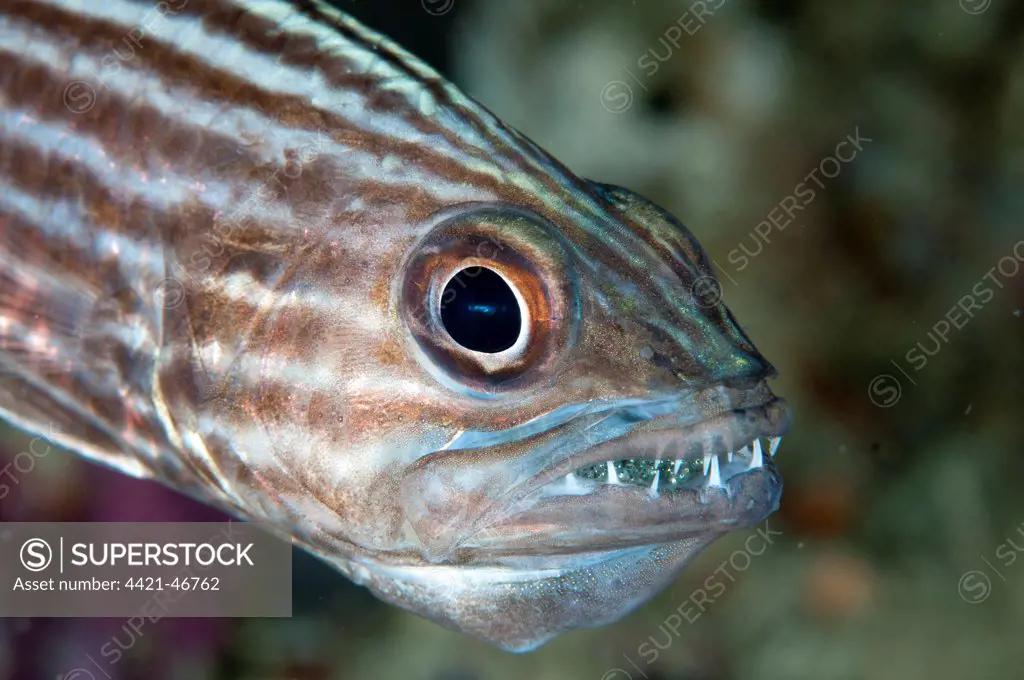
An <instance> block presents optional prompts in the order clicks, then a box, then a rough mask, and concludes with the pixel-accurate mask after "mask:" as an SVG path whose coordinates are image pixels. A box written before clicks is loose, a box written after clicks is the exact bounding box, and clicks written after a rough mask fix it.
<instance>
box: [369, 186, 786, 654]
mask: <svg viewBox="0 0 1024 680" xmlns="http://www.w3.org/2000/svg"><path fill="white" fill-rule="evenodd" d="M576 194H577V196H583V198H581V199H578V200H577V201H576V203H575V204H574V205H575V209H574V210H573V212H572V214H566V212H565V211H552V210H551V209H550V202H548V201H538V202H537V203H536V204H534V205H529V203H528V202H526V201H523V200H520V201H519V202H517V203H515V204H513V203H481V204H473V205H463V206H458V207H456V208H453V209H450V210H446V211H443V212H442V213H441V214H439V215H436V216H435V217H434V219H433V220H432V221H431V224H430V226H429V228H427V229H425V230H424V232H423V235H422V237H421V238H419V239H418V240H417V241H416V243H415V244H414V245H412V246H411V247H410V248H409V250H408V252H407V254H406V257H405V259H404V260H403V262H402V264H401V266H400V267H398V268H396V270H395V272H394V279H393V281H392V294H391V296H390V298H389V299H390V300H391V303H392V305H393V308H392V313H391V315H390V318H391V319H392V320H393V324H394V325H393V327H392V330H393V331H394V332H395V334H396V335H397V336H399V337H400V338H401V342H402V345H403V348H404V356H406V357H407V358H408V361H407V363H406V364H405V365H404V375H405V378H404V380H406V381H408V384H409V385H411V388H410V389H407V390H406V391H407V392H413V393H415V394H417V395H432V396H429V397H428V396H423V397H422V398H421V399H420V400H418V401H417V404H418V405H417V406H416V407H411V406H410V403H411V402H409V401H406V402H405V405H404V407H403V406H397V404H400V403H402V402H401V400H400V399H394V400H392V401H391V402H390V404H387V405H385V404H380V408H381V409H389V411H388V413H389V415H388V417H389V418H391V419H392V424H393V425H394V424H397V423H399V422H403V419H405V420H404V422H403V427H404V431H405V432H406V433H407V434H408V433H410V432H412V433H413V434H412V438H411V440H409V441H414V442H416V446H418V447H419V448H415V447H414V448H413V450H408V451H407V452H406V454H407V455H406V457H405V459H404V460H402V461H401V463H400V464H398V465H391V464H389V465H387V466H386V467H385V468H384V469H385V470H386V472H383V474H386V475H387V477H388V478H387V481H386V482H380V481H376V482H375V484H378V485H379V486H380V487H381V488H387V489H388V490H389V491H388V493H387V494H386V495H385V496H384V497H383V498H382V499H381V500H380V501H379V504H378V505H377V507H376V508H375V510H374V511H373V513H374V515H375V516H387V515H388V513H390V512H393V511H394V510H395V509H396V508H397V509H398V510H400V513H401V520H400V523H401V528H402V531H401V532H400V533H401V537H402V538H401V540H400V541H399V544H400V547H401V549H400V550H397V551H396V552H394V553H391V555H390V556H388V557H383V556H382V555H381V554H379V553H378V554H376V555H374V556H372V558H369V559H366V560H362V561H361V564H362V565H364V566H365V567H366V569H365V570H360V573H361V577H360V578H359V579H358V580H362V581H363V582H365V583H367V584H368V585H370V587H371V588H373V589H374V590H375V591H376V592H377V593H378V594H380V595H381V596H383V597H384V598H385V599H390V600H391V601H394V602H397V603H398V604H401V605H402V606H404V607H406V608H408V609H412V610H413V611H418V612H419V613H422V614H424V615H425V616H428V617H430V618H433V619H435V620H438V621H440V622H442V623H444V624H446V625H449V626H451V627H454V628H456V629H459V630H462V631H464V632H468V633H471V634H473V635H475V636H477V637H479V638H482V639H484V640H487V641H489V642H492V643H495V644H498V645H500V646H502V647H504V648H506V649H510V650H516V651H523V650H528V649H532V648H534V647H535V646H537V645H539V644H541V643H542V642H544V641H545V640H547V639H549V638H550V637H552V636H554V635H556V634H558V633H560V632H563V631H565V630H569V629H573V628H577V627H581V626H594V625H601V624H603V623H608V622H610V621H614V620H617V619H618V618H620V617H621V616H623V615H624V614H626V613H627V612H629V611H630V610H632V609H633V608H635V607H636V606H638V605H639V604H641V603H643V602H645V601H646V600H648V599H650V598H651V597H653V596H654V595H655V594H656V593H657V592H659V591H660V590H661V589H663V588H664V587H665V586H666V585H667V584H668V583H670V582H671V581H672V579H673V578H674V577H675V576H676V574H677V573H678V572H679V570H681V569H682V568H683V566H685V564H686V563H687V562H688V561H689V560H690V559H691V558H692V557H693V556H694V555H695V554H696V553H697V552H698V551H699V550H700V549H702V548H703V547H704V546H706V545H707V544H708V543H710V542H711V541H712V540H714V539H715V538H716V537H718V536H720V535H722V534H724V533H726V532H729V531H733V530H737V529H742V528H745V527H750V526H752V525H754V524H756V523H758V522H760V521H762V520H763V519H764V518H766V517H767V516H768V515H769V514H770V513H771V512H773V511H774V510H775V509H776V508H777V506H778V502H779V497H780V494H781V486H782V483H781V478H780V476H779V474H778V472H777V470H776V468H775V466H774V463H773V460H772V455H770V454H769V448H771V453H772V454H774V452H775V450H774V449H775V447H776V446H777V444H778V438H779V437H781V436H782V434H784V432H785V430H786V428H787V427H788V410H787V406H786V404H785V402H784V401H783V400H781V399H779V398H777V397H775V396H774V395H773V394H772V393H771V391H770V390H769V389H768V387H767V386H766V382H765V381H766V379H768V378H770V377H772V376H774V369H773V368H772V367H771V365H770V364H769V363H768V362H767V361H766V360H765V359H764V358H763V357H762V356H761V355H760V354H759V353H758V352H757V350H756V349H755V348H754V346H753V344H752V343H751V342H750V340H749V339H748V338H747V336H746V335H745V334H744V333H743V331H742V330H741V329H740V327H739V325H738V324H737V323H736V321H735V320H734V318H733V316H732V315H731V313H730V312H729V310H728V309H727V308H726V307H725V305H724V303H723V301H722V289H721V286H720V284H719V283H718V280H717V278H716V277H715V274H714V271H713V270H712V268H711V265H710V263H709V262H708V260H707V258H706V256H705V255H704V253H703V251H702V250H701V248H700V246H699V244H698V243H697V240H696V239H695V237H694V236H693V235H692V234H691V233H690V232H689V231H688V230H687V229H686V228H685V227H684V226H683V225H682V224H681V223H680V222H679V221H678V220H676V219H675V218H674V217H672V216H671V215H670V214H668V213H667V212H665V211H664V210H662V209H661V208H659V207H657V206H656V205H654V204H653V203H651V202H649V201H647V200H645V199H643V198H641V197H639V196H637V195H635V194H633V193H631V192H629V191H627V190H625V189H621V188H618V187H612V186H607V185H598V184H594V183H587V184H586V185H585V186H583V187H581V188H580V189H579V190H578V191H577V192H576ZM428 402H429V403H430V408H427V409H426V410H425V405H426V404H427V403H428ZM428 412H429V413H431V414H432V415H431V416H429V417H424V415H425V414H426V413H428ZM761 438H765V439H764V444H763V446H762V440H761ZM392 462H394V461H392ZM392 547H394V548H398V545H397V544H396V545H395V546H392Z"/></svg>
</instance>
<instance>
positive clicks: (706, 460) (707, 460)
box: [704, 456, 712, 477]
mask: <svg viewBox="0 0 1024 680" xmlns="http://www.w3.org/2000/svg"><path fill="white" fill-rule="evenodd" d="M711 458H712V456H704V476H705V477H707V476H708V470H710V469H711Z"/></svg>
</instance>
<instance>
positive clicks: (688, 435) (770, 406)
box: [516, 395, 791, 497]
mask: <svg viewBox="0 0 1024 680" xmlns="http://www.w3.org/2000/svg"><path fill="white" fill-rule="evenodd" d="M665 420H670V418H669V417H667V416H662V417H661V418H656V419H654V420H652V421H650V423H649V425H650V427H645V428H641V429H638V430H635V431H633V432H629V433H627V434H625V435H623V436H621V437H617V438H615V439H611V440H608V441H603V442H601V443H599V444H596V445H594V446H591V447H588V448H586V449H584V450H582V451H579V452H577V453H574V454H572V455H570V456H568V457H566V458H564V459H563V460H560V461H558V462H556V463H554V464H552V465H551V466H549V467H547V468H545V469H543V470H541V471H540V472H539V473H538V474H536V475H535V476H534V477H533V478H532V479H530V480H529V481H528V482H527V483H526V485H524V488H522V489H521V490H522V491H524V492H525V493H526V494H530V493H533V492H534V491H537V490H539V489H541V488H543V487H545V486H547V485H549V484H551V483H553V482H555V481H557V480H558V479H560V478H562V477H564V476H565V475H567V474H569V473H570V472H573V471H574V470H577V469H579V468H581V467H586V466H588V465H593V464H596V463H603V462H606V461H609V460H612V461H616V460H621V459H623V458H641V457H643V458H653V457H655V456H654V454H648V455H644V456H633V455H624V454H622V453H613V452H614V451H620V452H621V451H622V450H623V448H624V447H634V448H637V447H638V446H637V445H643V444H644V443H645V441H644V440H647V439H649V440H654V439H657V438H663V437H665V436H671V437H673V438H675V439H677V440H681V442H682V443H684V444H689V443H691V442H700V441H701V440H704V441H706V442H708V443H709V445H710V449H711V450H710V451H708V447H705V448H704V451H705V452H707V453H713V454H716V455H717V454H723V453H727V452H729V451H737V450H739V449H740V448H742V447H743V446H745V445H748V444H750V443H751V442H752V441H753V440H754V439H756V438H759V437H769V438H770V437H782V436H784V435H786V434H787V433H788V432H789V427H790V422H791V416H790V410H789V405H788V403H787V402H786V400H785V399H783V398H782V397H777V396H774V395H773V396H772V398H770V399H768V400H767V401H765V402H763V403H760V404H757V405H754V406H745V407H742V408H739V409H734V410H730V411H726V412H722V413H718V414H716V415H714V416H712V417H710V418H706V419H702V420H700V421H697V422H695V423H692V424H689V425H682V426H680V425H676V426H672V425H669V426H664V427H658V424H659V422H664V421H665ZM677 458H687V459H693V457H692V456H677ZM766 459H767V457H766ZM637 488H638V489H639V488H640V487H637ZM640 490H642V489H640ZM516 495H517V497H522V495H523V494H522V493H517V494H516Z"/></svg>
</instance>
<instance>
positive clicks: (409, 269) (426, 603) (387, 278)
mask: <svg viewBox="0 0 1024 680" xmlns="http://www.w3.org/2000/svg"><path fill="white" fill-rule="evenodd" d="M424 20H429V17H424ZM0 104H2V108H0V187H2V188H0V374H2V377H0V416H2V418H3V419H4V420H5V421H7V422H9V423H10V424H12V425H13V426H15V427H17V428H19V429H21V430H23V431H25V432H28V433H31V434H34V435H38V436H43V437H46V438H47V439H49V440H51V441H53V443H54V444H55V445H57V446H59V447H61V448H63V449H65V450H67V451H70V452H72V453H74V454H77V455H80V456H82V457H84V458H86V459H88V460H90V461H93V462H95V463H98V464H101V465H104V466H108V467H110V468H113V469H115V470H118V471H120V472H122V473H124V474H127V475H130V476H134V477H137V478H141V479H149V480H155V481H157V482H159V483H162V484H164V485H166V486H168V487H170V488H172V489H175V490H177V491H179V492H181V493H182V494H185V495H187V496H190V497H193V498H196V499H199V500H201V501H203V502H205V503H207V504H209V505H211V506H213V507H216V508H218V509H220V510H223V511H224V512H226V513H228V514H229V515H231V516H234V517H237V518H239V519H242V520H245V521H250V522H254V523H258V524H259V525H260V526H262V527H264V528H266V529H267V530H268V531H270V532H272V533H273V534H274V535H276V536H279V537H281V538H282V539H284V540H287V541H290V542H291V543H292V544H294V545H295V546H298V547H300V548H301V549H304V550H306V551H308V552H309V553H311V554H313V555H315V556H317V557H318V558H320V559H322V560H323V561H325V562H326V563H328V564H329V565H331V566H332V567H334V568H335V569H336V570H337V571H339V572H340V573H341V574H343V575H344V576H346V577H347V578H349V579H351V580H352V581H353V582H355V583H357V584H360V585H362V586H365V587H366V588H368V589H369V590H370V591H372V592H373V593H374V594H375V595H376V596H377V597H378V598H380V599H382V600H384V601H385V602H388V603H391V604H393V605H396V606H398V607H400V608H402V609H404V610H406V611H409V612H412V613H414V614H418V615H420V616H423V617H426V618H428V619H431V620H433V621H435V622H437V623H439V624H441V625H443V626H445V627H447V628H450V629H453V630H456V631H459V632H462V633H464V634H466V635H469V636H472V637H474V638H477V639H479V640H482V641H484V642H486V643H489V644H491V645H495V646H497V647H500V648H502V649H505V650H508V651H511V652H526V651H529V650H532V649H535V648H537V647H538V646H540V645H542V644H544V643H545V642H547V641H549V640H551V639H552V638H554V637H555V636H557V635H559V634H561V633H565V632H568V631H572V630H574V629H578V628H584V627H594V626H601V625H606V624H610V623H613V622H615V621H617V620H619V619H621V618H622V617H623V616H624V615H626V614H627V613H628V612H630V611H632V610H634V609H636V608H637V607H640V606H641V605H642V604H643V603H645V602H647V601H648V600H650V599H651V598H653V597H654V596H655V595H657V594H658V593H659V592H660V591H662V590H663V589H665V588H666V587H667V586H668V585H669V584H670V583H671V582H672V581H673V580H674V579H675V578H676V576H677V575H678V574H679V572H680V571H681V570H682V569H683V568H684V567H685V566H686V565H687V564H688V563H689V562H690V561H691V560H692V559H693V558H694V556H695V555H697V554H698V553H699V552H700V551H701V550H702V549H704V548H705V547H706V546H707V545H709V544H710V543H711V542H712V541H714V540H715V539H716V538H718V537H720V536H722V535H725V534H727V533H729V532H732V531H739V530H742V529H744V528H749V527H753V526H755V525H757V524H758V523H760V522H762V521H763V520H765V519H766V518H767V517H768V516H769V515H770V514H771V513H773V512H774V511H775V510H776V509H777V508H778V505H779V500H780V497H781V493H782V478H781V475H780V473H779V471H778V468H777V467H776V465H775V460H774V455H775V453H776V449H777V448H778V445H779V442H780V440H781V437H782V436H783V435H784V434H786V432H787V431H788V428H789V423H790V408H789V406H788V405H787V403H786V401H785V400H784V399H783V398H781V397H778V396H776V395H775V394H774V393H773V392H772V391H771V389H770V387H769V386H768V381H769V380H771V379H773V378H776V377H777V375H778V373H777V371H776V369H775V368H774V367H773V366H772V365H771V364H770V363H769V362H768V361H767V360H766V359H765V358H764V357H763V356H762V355H761V354H760V353H759V352H758V350H757V349H756V348H755V346H754V345H753V343H752V342H751V340H750V339H749V337H748V336H747V335H746V334H745V332H744V331H743V330H742V329H741V327H740V325H739V324H738V322H737V321H736V319H735V318H734V316H733V315H732V313H731V312H730V311H729V309H728V308H727V307H726V305H725V302H724V300H723V295H722V288H721V286H720V285H719V283H718V281H717V278H716V276H715V272H714V270H713V267H712V265H711V262H710V260H709V258H708V256H707V255H706V253H705V252H704V251H703V250H702V248H701V246H700V244H699V243H698V241H697V239H696V237H695V235H694V234H693V233H692V232H691V231H690V230H689V229H688V228H687V227H685V226H684V225H683V224H682V223H681V222H680V221H679V220H678V219H677V218H676V217H674V216H673V215H671V214H670V213H668V212H666V211H665V210H664V209H662V208H661V207H659V206H657V205H656V204H654V203H652V202H650V201H648V200H647V199H645V198H643V197H641V196H640V195H638V194H636V193H634V192H632V191H630V190H628V189H625V188H622V187H618V186H613V185H608V184H603V183H600V182H598V181H594V180H588V179H584V178H581V177H579V176H577V175H575V174H573V172H572V171H571V170H569V169H568V168H567V167H565V166H564V165H563V164H561V163H560V162H558V161H557V160H556V159H555V158H553V157H552V156H551V155H550V154H549V153H548V152H546V151H545V150H544V149H542V148H541V147H540V146H538V145H537V144H535V143H534V142H532V141H531V140H530V139H528V138H527V137H526V136H524V135H523V134H522V133H520V132H518V131H517V130H515V129H513V128H512V127H509V126H508V125H505V124H504V123H502V122H501V121H500V120H499V119H498V118H497V117H496V116H495V115H494V114H493V113H491V112H490V111H489V110H488V109H486V108H485V107H484V106H483V105H482V104H480V103H478V102H476V101H475V100H473V99H472V98H470V97H469V96H467V95H466V94H465V93H463V92H462V91H460V90H459V89H458V88H456V87H455V86H454V85H453V84H451V83H450V82H448V81H447V80H445V79H444V78H443V77H442V76H441V75H439V74H438V73H437V72H436V71H435V70H434V69H432V68H431V67H429V66H428V65H426V64H425V63H424V62H422V61H420V60H419V59H418V58H416V57H415V56H413V55H412V54H410V53H408V52H406V51H405V50H403V49H402V48H401V47H399V46H398V45H396V44H395V43H393V42H392V41H390V40H389V39H387V38H385V37H382V36H381V35H379V34H378V33H375V32H374V31H372V30H370V29H368V28H366V27H364V26H363V25H361V24H360V23H358V22H357V21H355V20H354V19H352V18H351V17H350V16H348V15H346V14H345V13H343V12H341V11H339V10H338V9H336V8H334V7H332V6H330V5H328V4H325V3H323V2H319V1H316V0H301V1H296V2H291V1H286V0H206V1H204V2H198V1H197V0H164V1H162V2H153V1H151V0H104V2H93V1H92V0H5V1H4V3H3V4H2V6H0ZM596 141H597V140H595V142H596Z"/></svg>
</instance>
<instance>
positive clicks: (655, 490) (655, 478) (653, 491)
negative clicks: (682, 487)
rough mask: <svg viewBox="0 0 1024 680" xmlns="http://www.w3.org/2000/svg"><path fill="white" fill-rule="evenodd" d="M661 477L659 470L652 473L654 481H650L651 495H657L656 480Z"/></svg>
mask: <svg viewBox="0 0 1024 680" xmlns="http://www.w3.org/2000/svg"><path fill="white" fill-rule="evenodd" d="M659 479H661V470H658V471H657V472H655V473H654V481H653V482H651V495H652V496H657V495H658V480H659Z"/></svg>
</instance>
